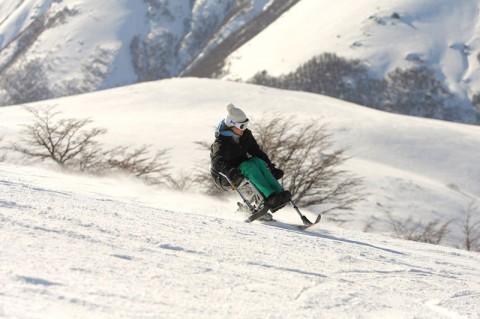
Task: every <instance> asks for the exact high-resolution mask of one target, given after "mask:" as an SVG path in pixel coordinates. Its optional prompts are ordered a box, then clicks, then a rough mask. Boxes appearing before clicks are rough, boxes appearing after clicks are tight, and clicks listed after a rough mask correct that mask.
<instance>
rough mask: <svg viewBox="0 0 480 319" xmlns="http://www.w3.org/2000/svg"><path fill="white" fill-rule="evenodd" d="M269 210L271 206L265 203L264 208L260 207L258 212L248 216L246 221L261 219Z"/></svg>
mask: <svg viewBox="0 0 480 319" xmlns="http://www.w3.org/2000/svg"><path fill="white" fill-rule="evenodd" d="M269 210H270V207H269V206H268V205H264V206H263V207H262V209H260V210H259V211H258V212H256V213H253V214H252V215H250V216H248V218H247V219H246V220H245V222H246V223H251V222H253V221H254V220H257V219H259V218H260V217H262V216H263V215H265V214H266V213H268V211H269Z"/></svg>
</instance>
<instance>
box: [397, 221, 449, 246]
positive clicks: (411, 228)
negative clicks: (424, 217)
mask: <svg viewBox="0 0 480 319" xmlns="http://www.w3.org/2000/svg"><path fill="white" fill-rule="evenodd" d="M389 223H390V225H391V227H392V228H393V231H394V232H395V236H396V237H398V238H403V239H407V240H413V241H418V242H423V243H430V244H435V245H438V244H440V242H441V241H442V240H443V239H444V238H445V236H446V235H447V234H448V233H449V231H450V230H449V226H450V223H451V221H447V222H445V223H442V222H441V221H440V220H438V219H435V220H433V221H430V222H428V223H427V224H423V223H422V222H420V221H414V220H413V219H412V218H410V217H409V218H408V219H406V220H404V221H401V220H396V219H394V218H393V217H392V216H390V217H389Z"/></svg>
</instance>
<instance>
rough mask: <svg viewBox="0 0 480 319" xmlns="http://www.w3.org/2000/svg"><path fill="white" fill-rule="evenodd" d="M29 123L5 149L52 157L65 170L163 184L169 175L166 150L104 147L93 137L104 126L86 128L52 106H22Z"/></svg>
mask: <svg viewBox="0 0 480 319" xmlns="http://www.w3.org/2000/svg"><path fill="white" fill-rule="evenodd" d="M26 110H27V111H28V112H30V113H31V114H32V115H33V117H34V120H33V123H32V124H28V125H23V131H22V134H23V138H22V139H21V142H20V143H12V144H11V145H10V146H9V148H10V149H11V150H14V151H17V152H20V153H21V154H23V155H25V156H27V157H29V158H34V159H40V160H47V159H49V160H53V161H54V162H55V163H57V164H58V165H60V166H62V167H63V168H65V169H73V170H79V171H83V172H89V173H95V174H105V173H107V172H112V171H122V172H126V173H128V174H131V175H134V176H136V177H139V178H141V179H143V180H144V181H146V182H147V183H150V184H163V183H166V182H167V181H168V180H169V179H170V176H169V174H168V173H167V171H168V168H169V167H168V161H167V159H166V155H167V152H168V151H167V150H161V151H158V152H157V153H156V155H155V156H153V157H150V156H149V154H150V153H151V152H150V149H149V148H150V147H149V146H147V145H144V146H141V147H139V148H136V149H131V148H130V147H128V146H118V147H115V148H113V149H110V150H105V149H104V148H103V147H102V145H101V144H100V143H98V142H97V141H96V140H95V138H96V137H98V136H100V135H102V134H105V133H106V132H107V130H106V129H101V128H90V129H87V128H86V127H87V126H88V125H89V124H91V123H92V120H90V119H73V118H67V119H65V118H60V119H57V117H58V115H59V114H60V112H59V111H56V110H55V107H54V106H48V107H45V108H33V107H26Z"/></svg>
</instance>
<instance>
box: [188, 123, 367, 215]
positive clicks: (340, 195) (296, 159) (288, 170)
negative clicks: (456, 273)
mask: <svg viewBox="0 0 480 319" xmlns="http://www.w3.org/2000/svg"><path fill="white" fill-rule="evenodd" d="M252 130H253V133H254V135H255V137H256V139H257V142H258V143H259V144H260V146H261V148H262V149H263V150H264V151H265V152H266V153H267V154H268V156H269V157H270V159H271V160H272V162H273V163H275V164H276V165H277V167H278V168H281V169H282V170H284V172H285V176H284V178H283V183H284V184H285V188H286V189H288V190H290V192H292V194H293V199H294V200H295V201H297V203H298V204H299V205H303V206H310V205H320V204H322V205H323V206H324V207H323V209H324V213H325V212H328V211H332V210H350V209H352V208H353V205H354V204H355V203H357V202H359V201H361V200H363V199H364V196H365V194H363V193H362V192H361V184H362V180H361V179H360V178H357V177H354V176H352V175H351V174H349V173H348V172H346V171H344V170H341V169H339V166H340V165H341V164H343V163H344V162H345V161H346V160H347V159H348V158H347V157H346V156H345V155H344V153H345V151H344V150H335V151H330V150H329V149H330V148H331V147H332V140H331V136H330V135H329V134H327V133H326V129H325V127H324V126H322V125H320V124H318V122H316V121H311V122H309V123H304V124H303V123H302V125H301V124H300V123H299V122H297V121H296V119H295V118H294V117H292V118H288V119H286V118H284V117H283V116H280V115H275V116H274V117H272V118H271V119H270V120H268V121H264V122H259V123H258V124H256V125H254V126H253V127H252ZM197 143H198V145H200V147H201V148H203V149H210V144H209V143H204V142H197ZM205 166H207V167H208V166H209V165H203V167H205ZM196 182H197V183H199V185H200V187H202V189H203V190H204V191H205V192H207V193H210V194H215V195H218V194H222V193H225V192H222V191H219V190H218V189H217V188H216V187H215V186H214V183H213V181H212V178H211V176H210V172H209V171H207V170H203V171H202V170H200V171H199V173H198V175H197V177H196Z"/></svg>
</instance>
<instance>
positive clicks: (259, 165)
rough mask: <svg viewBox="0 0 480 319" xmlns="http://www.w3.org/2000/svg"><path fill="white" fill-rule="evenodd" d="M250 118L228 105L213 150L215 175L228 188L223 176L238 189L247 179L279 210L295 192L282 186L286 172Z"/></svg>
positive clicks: (216, 134)
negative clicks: (266, 149) (262, 142)
mask: <svg viewBox="0 0 480 319" xmlns="http://www.w3.org/2000/svg"><path fill="white" fill-rule="evenodd" d="M248 123H249V119H248V118H247V116H246V115H245V113H244V112H243V111H242V110H241V109H239V108H237V107H236V106H235V105H233V104H231V103H230V104H228V105H227V116H226V117H225V118H224V119H222V120H221V121H220V123H218V125H217V127H216V130H215V142H214V143H213V144H212V147H211V153H210V158H211V164H212V165H211V173H212V177H213V178H214V179H215V181H216V182H217V184H218V185H228V182H227V181H226V180H225V178H224V177H222V176H221V175H220V174H219V173H223V174H225V175H226V176H228V178H229V179H230V180H231V181H233V183H234V184H235V185H236V186H238V185H239V184H240V182H241V181H242V179H243V178H244V177H246V178H247V179H248V180H249V181H250V182H251V183H252V184H253V185H254V186H255V187H256V188H257V189H258V190H259V191H260V192H261V193H262V195H263V196H264V197H265V203H266V204H267V205H268V206H269V207H271V208H272V209H271V211H272V212H273V211H276V210H278V209H280V208H281V207H283V206H285V205H286V204H287V203H288V202H289V201H290V200H291V193H290V192H289V191H284V190H283V188H282V187H281V186H280V184H279V183H278V181H277V180H278V179H280V178H282V176H283V174H284V172H283V171H282V170H281V169H278V168H276V167H275V164H273V163H272V162H271V161H270V159H269V158H268V156H267V154H265V152H263V151H262V150H261V149H260V147H259V146H258V144H257V141H256V140H255V138H254V137H253V135H252V132H251V131H250V130H249V129H248V128H247V126H248Z"/></svg>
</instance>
